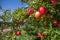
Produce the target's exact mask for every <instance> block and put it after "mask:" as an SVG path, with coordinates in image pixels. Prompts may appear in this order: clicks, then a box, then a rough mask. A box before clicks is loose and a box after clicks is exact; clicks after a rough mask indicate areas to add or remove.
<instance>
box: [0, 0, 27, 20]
mask: <svg viewBox="0 0 60 40" xmlns="http://www.w3.org/2000/svg"><path fill="white" fill-rule="evenodd" d="M0 5H1V6H2V8H3V9H4V10H7V9H11V12H13V11H14V9H17V8H18V7H25V6H27V4H26V3H23V4H22V2H20V1H19V0H0ZM1 14H2V11H1V10H0V15H1ZM0 21H2V20H1V19H0Z"/></svg>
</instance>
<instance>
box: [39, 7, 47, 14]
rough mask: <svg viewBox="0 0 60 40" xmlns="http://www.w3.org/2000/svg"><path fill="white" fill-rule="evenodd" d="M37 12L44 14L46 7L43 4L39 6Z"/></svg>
mask: <svg viewBox="0 0 60 40" xmlns="http://www.w3.org/2000/svg"><path fill="white" fill-rule="evenodd" d="M38 11H39V13H40V14H41V15H42V14H45V13H46V7H45V6H41V7H40V8H39V9H38Z"/></svg>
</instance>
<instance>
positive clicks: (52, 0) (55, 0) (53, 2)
mask: <svg viewBox="0 0 60 40" xmlns="http://www.w3.org/2000/svg"><path fill="white" fill-rule="evenodd" d="M50 2H51V3H52V4H56V3H57V2H58V0H50Z"/></svg>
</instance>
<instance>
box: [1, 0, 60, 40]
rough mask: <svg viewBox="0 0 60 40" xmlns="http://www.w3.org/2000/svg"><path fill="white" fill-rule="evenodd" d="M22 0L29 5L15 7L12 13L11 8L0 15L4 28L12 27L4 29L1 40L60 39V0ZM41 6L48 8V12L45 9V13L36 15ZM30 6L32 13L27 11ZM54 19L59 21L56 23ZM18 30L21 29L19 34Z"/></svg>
mask: <svg viewBox="0 0 60 40" xmlns="http://www.w3.org/2000/svg"><path fill="white" fill-rule="evenodd" d="M20 1H21V2H25V3H28V6H26V7H24V8H18V9H15V10H14V12H12V13H11V12H10V10H9V9H8V10H5V11H3V14H2V16H1V17H0V18H1V19H2V20H3V21H2V23H1V27H2V30H3V28H6V27H7V28H8V27H11V30H10V31H9V32H3V31H2V33H1V35H0V40H60V0H58V2H57V3H51V2H50V0H26V1H25V0H20ZM41 6H44V7H45V8H46V13H45V10H44V9H43V10H44V14H43V15H40V17H39V15H38V16H35V13H36V12H38V9H39V8H40V7H41ZM29 8H30V9H32V8H33V10H32V11H33V12H32V13H30V14H28V13H27V9H29ZM28 12H29V11H28ZM36 17H39V18H36ZM11 20H12V21H11ZM21 20H22V21H21ZM54 20H58V23H55V24H54V22H53V21H54ZM56 24H57V25H56ZM17 31H21V34H20V35H19V36H18V35H17V34H16V33H17ZM38 33H40V34H41V35H39V34H38ZM41 36H42V37H41Z"/></svg>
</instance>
